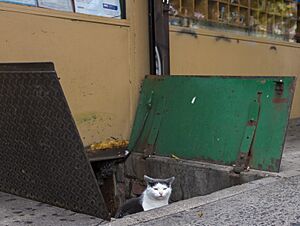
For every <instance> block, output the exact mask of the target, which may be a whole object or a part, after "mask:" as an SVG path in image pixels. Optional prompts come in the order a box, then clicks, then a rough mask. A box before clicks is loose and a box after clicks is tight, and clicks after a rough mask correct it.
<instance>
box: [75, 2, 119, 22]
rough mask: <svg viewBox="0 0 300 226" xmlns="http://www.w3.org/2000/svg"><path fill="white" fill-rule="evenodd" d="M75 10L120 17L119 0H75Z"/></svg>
mask: <svg viewBox="0 0 300 226" xmlns="http://www.w3.org/2000/svg"><path fill="white" fill-rule="evenodd" d="M74 3H75V12H77V13H84V14H90V15H97V16H106V17H111V18H119V19H120V18H121V9H120V0H75V1H74Z"/></svg>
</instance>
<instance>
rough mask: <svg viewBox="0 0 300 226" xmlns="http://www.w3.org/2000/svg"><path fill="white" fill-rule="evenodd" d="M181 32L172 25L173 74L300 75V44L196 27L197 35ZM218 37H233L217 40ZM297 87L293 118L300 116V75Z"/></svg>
mask: <svg viewBox="0 0 300 226" xmlns="http://www.w3.org/2000/svg"><path fill="white" fill-rule="evenodd" d="M181 31H182V30H181V29H180V28H176V27H172V28H171V32H170V43H171V47H170V52H171V65H172V67H171V74H177V75H183V74H188V75H191V74H194V75H199V74H201V75H247V76H259V75H264V76H268V75H270V76H279V75H280V76H299V75H300V63H299V59H300V44H289V43H283V42H274V41H273V42H271V41H266V40H265V41H264V40H263V39H255V38H249V37H246V36H237V35H230V36H229V34H228V33H220V32H212V31H206V30H194V31H193V32H196V34H195V33H194V35H191V34H187V33H188V32H186V33H182V32H181ZM217 36H225V37H227V38H229V39H226V40H225V39H220V40H216V37H217ZM270 47H272V48H270ZM273 47H275V48H276V50H274V48H273ZM297 87H298V88H297V89H296V93H295V97H294V104H293V107H292V115H291V117H300V78H299V79H298V80H297Z"/></svg>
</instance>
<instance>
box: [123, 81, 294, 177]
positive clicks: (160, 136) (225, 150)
mask: <svg viewBox="0 0 300 226" xmlns="http://www.w3.org/2000/svg"><path fill="white" fill-rule="evenodd" d="M294 87H295V78H294V77H228V76H213V77H212V76H168V77H164V76H163V77H157V76H147V77H146V78H145V80H144V82H143V87H142V91H141V95H140V100H139V105H138V109H137V113H136V118H135V122H134V127H133V130H132V134H131V138H130V144H129V150H130V151H135V152H143V153H145V155H151V154H156V155H163V156H172V155H173V156H178V157H179V158H183V159H194V160H204V161H208V162H213V163H217V164H224V165H235V168H234V170H235V171H236V172H240V171H242V170H243V169H245V168H247V167H250V168H254V169H259V170H267V171H277V172H278V171H279V169H280V162H281V156H282V151H283V146H284V141H285V134H286V128H287V124H288V119H289V114H290V108H291V103H292V99H293V94H294Z"/></svg>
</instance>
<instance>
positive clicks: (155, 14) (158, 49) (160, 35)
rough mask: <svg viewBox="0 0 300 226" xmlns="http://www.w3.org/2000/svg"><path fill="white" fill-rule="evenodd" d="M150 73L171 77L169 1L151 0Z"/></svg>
mask: <svg viewBox="0 0 300 226" xmlns="http://www.w3.org/2000/svg"><path fill="white" fill-rule="evenodd" d="M149 45H150V73H151V74H153V75H170V50H169V1H166V0H163V1H162V0H149Z"/></svg>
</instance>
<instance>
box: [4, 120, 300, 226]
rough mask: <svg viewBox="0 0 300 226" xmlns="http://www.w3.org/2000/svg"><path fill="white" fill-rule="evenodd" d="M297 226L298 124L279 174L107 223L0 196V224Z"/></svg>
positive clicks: (299, 198) (299, 180)
mask: <svg viewBox="0 0 300 226" xmlns="http://www.w3.org/2000/svg"><path fill="white" fill-rule="evenodd" d="M103 224H104V225H112V226H113V225H120V226H125V225H145V226H146V225H147V226H148V225H149V226H150V225H151V226H152V225H163V226H167V225H170V226H171V225H210V226H214V225H222V226H225V225H280V226H281V225H288V226H290V225H291V226H300V122H299V121H298V123H297V124H295V125H293V126H292V127H291V128H290V130H289V134H288V137H287V139H286V144H285V151H284V154H283V158H282V167H281V173H279V174H272V177H267V178H264V179H261V180H257V181H253V182H250V183H247V184H243V185H239V186H235V187H231V188H227V189H224V190H221V191H218V192H215V193H212V194H210V195H207V196H202V197H195V198H192V199H188V200H184V201H181V202H177V203H173V204H171V205H169V206H166V207H164V208H160V209H156V210H152V211H147V212H143V213H138V214H134V215H131V216H128V217H125V218H123V219H119V220H115V221H112V222H110V223H108V222H104V221H103V220H101V219H97V218H94V217H91V216H87V215H83V214H77V213H74V212H72V211H68V210H64V209H61V208H57V207H53V206H50V205H47V204H42V203H39V202H35V201H31V200H27V199H23V198H20V197H16V196H13V195H8V194H5V193H0V225H1V226H3V225H43V226H44V225H45V226H48V225H49V226H50V225H74V226H75V225H103Z"/></svg>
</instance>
